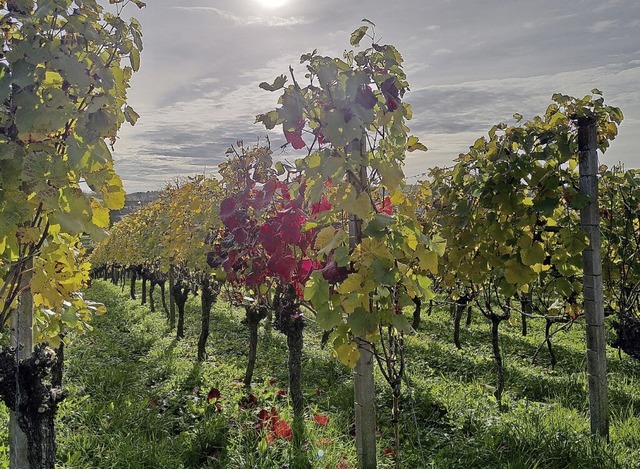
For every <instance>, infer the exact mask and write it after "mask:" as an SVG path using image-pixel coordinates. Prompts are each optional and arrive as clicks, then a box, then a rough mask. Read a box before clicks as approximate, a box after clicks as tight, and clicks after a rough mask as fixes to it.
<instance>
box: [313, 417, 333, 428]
mask: <svg viewBox="0 0 640 469" xmlns="http://www.w3.org/2000/svg"><path fill="white" fill-rule="evenodd" d="M313 421H314V422H315V423H317V424H318V425H320V426H321V427H324V426H326V425H327V423H328V422H329V417H327V416H326V415H320V414H316V415H314V416H313Z"/></svg>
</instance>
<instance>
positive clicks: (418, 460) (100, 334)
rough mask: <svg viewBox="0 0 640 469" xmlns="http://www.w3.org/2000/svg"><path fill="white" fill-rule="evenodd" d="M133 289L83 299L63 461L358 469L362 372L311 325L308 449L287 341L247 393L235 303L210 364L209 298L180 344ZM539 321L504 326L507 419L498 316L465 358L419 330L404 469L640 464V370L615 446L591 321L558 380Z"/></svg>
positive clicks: (427, 325) (406, 391)
mask: <svg viewBox="0 0 640 469" xmlns="http://www.w3.org/2000/svg"><path fill="white" fill-rule="evenodd" d="M127 293H128V288H125V289H124V291H123V290H122V289H121V288H119V287H116V286H114V285H112V284H110V283H108V282H102V281H98V282H95V283H94V286H93V287H92V288H91V289H90V290H89V291H88V292H87V293H86V295H87V297H89V298H90V299H93V300H96V301H101V302H103V303H105V304H106V306H107V308H108V313H107V314H106V315H104V316H102V317H100V318H97V319H96V320H95V322H94V331H93V332H92V333H90V334H87V335H85V336H83V337H78V338H77V339H76V340H75V341H74V342H73V343H72V344H71V345H70V346H69V347H68V349H67V357H66V375H65V385H66V387H67V389H68V391H69V397H68V398H67V399H66V400H65V401H64V402H63V404H62V406H61V409H60V412H59V418H58V459H59V464H58V467H60V468H68V469H84V468H87V469H89V468H92V469H98V468H114V469H116V468H118V469H124V468H132V469H143V468H149V469H152V468H153V469H157V468H167V469H173V468H176V469H178V468H223V467H224V468H227V467H228V468H286V467H293V466H292V461H293V460H294V457H295V458H297V459H295V460H297V461H300V460H301V458H302V460H304V461H305V462H306V464H307V466H308V467H312V468H341V469H346V468H353V467H355V454H354V443H353V440H354V439H353V425H352V422H353V410H352V406H353V391H352V380H351V371H350V370H349V369H347V368H346V367H344V366H343V365H341V364H340V363H339V362H338V361H337V360H336V359H335V358H334V357H332V356H331V353H330V352H329V351H327V350H323V349H321V347H320V331H319V330H318V329H317V328H316V327H315V326H314V324H313V322H312V321H310V322H309V327H308V328H307V332H306V335H305V351H304V358H303V360H304V364H303V370H304V374H305V376H304V380H305V384H304V393H305V405H306V415H307V418H306V443H305V445H304V453H303V454H302V455H301V454H294V452H293V449H292V445H291V443H290V441H289V439H288V438H287V435H286V432H285V433H284V434H282V432H278V431H274V426H273V425H272V423H273V422H275V421H283V422H291V417H292V411H291V408H290V405H289V402H288V397H287V395H286V390H287V387H288V384H287V369H286V362H287V351H286V341H285V339H284V336H282V335H281V334H280V333H278V332H277V331H275V330H273V329H271V328H270V327H268V326H267V327H262V328H261V333H260V345H259V352H258V361H257V364H256V372H255V374H254V382H253V385H252V388H251V390H245V389H244V388H243V387H242V384H241V383H240V382H239V378H241V377H242V376H243V373H244V366H245V363H246V349H247V334H246V329H245V327H244V325H243V324H242V317H243V316H242V314H241V312H240V311H239V310H236V309H234V308H232V307H230V306H229V305H228V304H227V303H225V302H224V301H219V302H218V303H217V304H216V305H215V306H214V311H213V314H212V319H211V337H210V339H209V342H208V348H207V351H208V358H207V360H206V361H205V362H203V363H202V364H200V365H199V364H197V362H196V360H195V357H196V350H197V335H198V332H199V331H198V327H199V307H200V303H199V298H197V297H193V298H192V299H190V300H189V302H188V303H187V316H186V325H187V327H186V337H185V339H183V340H180V341H177V340H175V338H174V335H173V333H172V332H171V331H169V330H168V329H167V322H166V319H165V316H164V312H162V310H160V311H158V312H156V313H151V312H150V311H149V309H148V306H147V305H140V304H139V301H132V300H130V299H128V298H127V296H128V295H127ZM156 304H160V302H159V301H158V302H156ZM542 327H543V325H542V324H536V325H533V326H531V327H530V331H531V333H530V334H529V335H528V336H527V337H522V336H521V335H520V332H519V331H520V328H519V325H518V324H515V323H514V324H512V325H509V324H505V325H504V327H503V335H502V341H501V346H502V348H503V352H504V357H505V363H506V396H505V397H504V402H505V407H506V410H505V411H503V412H499V411H498V408H497V404H496V402H495V399H494V398H493V395H492V393H493V382H494V375H493V373H494V369H493V362H492V359H491V354H490V337H489V327H488V324H487V323H486V321H484V319H483V318H482V317H481V316H480V315H475V317H474V321H473V323H472V325H471V327H470V328H468V329H465V330H463V331H462V335H461V340H462V343H463V350H457V349H456V348H455V347H454V345H453V343H452V339H451V335H452V332H451V331H452V321H451V318H450V316H449V313H448V311H446V310H445V309H442V310H438V308H436V309H435V311H434V312H433V314H432V315H430V316H427V315H426V314H425V315H424V320H423V323H422V325H421V327H420V330H419V331H418V333H416V334H413V335H411V336H409V337H407V339H406V348H407V351H406V353H407V371H408V372H407V381H406V382H405V383H404V385H403V397H402V401H401V410H402V417H401V443H402V451H401V456H402V466H403V467H407V468H429V467H433V468H452V469H453V468H527V469H528V468H544V469H546V468H576V469H578V468H598V469H608V468H624V469H626V468H640V362H637V361H635V360H633V359H631V358H629V357H626V356H624V355H623V356H622V357H621V358H619V357H618V354H617V352H616V351H615V350H610V353H609V357H608V358H609V373H610V374H609V389H610V401H611V402H610V404H611V414H612V417H611V422H612V426H611V441H610V443H609V444H603V443H601V442H598V441H596V440H594V439H593V438H592V437H590V436H589V428H588V427H589V421H588V400H587V395H586V375H585V371H584V370H585V359H584V351H583V348H584V345H583V341H584V327H583V326H582V325H580V324H576V325H574V326H573V327H572V328H571V329H570V330H569V332H568V333H561V334H558V335H556V338H555V350H556V354H557V357H558V363H557V365H556V368H555V370H551V369H550V368H549V366H548V363H547V362H548V355H546V354H545V353H546V352H545V353H541V354H540V356H539V358H538V360H537V362H538V364H536V365H532V363H531V357H532V356H533V353H534V352H535V350H536V349H537V347H538V345H539V344H540V343H541V341H542ZM376 380H377V383H376V386H377V416H378V422H379V425H378V435H379V442H378V450H379V461H380V464H379V467H381V468H385V467H393V457H392V455H391V454H388V453H389V452H390V449H391V448H392V447H393V443H392V441H393V440H392V435H393V430H392V428H391V423H390V407H389V406H390V402H391V393H390V390H389V388H388V386H387V385H386V383H385V382H384V381H383V379H382V377H381V376H379V375H378V376H377V378H376ZM208 397H209V399H208ZM266 412H267V413H268V414H266ZM274 415H277V417H276V418H273V416H274ZM269 416H271V417H272V420H266V418H267V417H269ZM6 419H7V413H6V409H4V407H2V406H0V424H2V426H0V461H2V463H1V464H0V467H7V463H6V457H7V456H8V450H7V445H8V443H7V441H8V438H7V435H6V430H5V429H6V426H5V425H4V422H6ZM279 428H280V429H281V428H282V427H279ZM285 428H286V427H285ZM3 465H4V466H3Z"/></svg>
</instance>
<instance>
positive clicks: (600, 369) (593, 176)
mask: <svg viewBox="0 0 640 469" xmlns="http://www.w3.org/2000/svg"><path fill="white" fill-rule="evenodd" d="M597 149H598V139H597V132H596V123H595V120H594V119H593V118H588V117H581V118H579V119H578V152H579V169H580V193H582V194H585V195H587V196H588V198H589V199H588V202H587V204H586V205H585V206H584V207H583V208H582V209H581V210H580V225H581V226H582V229H583V230H584V231H585V232H586V233H587V236H588V237H589V245H588V246H587V247H586V248H585V249H584V250H583V251H582V263H583V269H584V274H583V280H582V284H583V294H584V312H585V317H586V323H587V378H588V382H589V410H590V416H591V433H592V434H594V435H598V436H600V437H603V438H606V439H608V438H609V409H608V401H607V361H606V342H605V334H604V302H603V291H602V290H603V287H602V259H601V252H600V228H599V221H600V214H599V205H598V154H597Z"/></svg>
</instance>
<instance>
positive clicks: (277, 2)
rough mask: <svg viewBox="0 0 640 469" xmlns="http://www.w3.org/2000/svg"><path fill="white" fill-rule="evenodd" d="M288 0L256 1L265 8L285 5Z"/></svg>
mask: <svg viewBox="0 0 640 469" xmlns="http://www.w3.org/2000/svg"><path fill="white" fill-rule="evenodd" d="M288 1H289V0H258V3H259V4H260V5H262V6H264V7H267V8H280V7H282V6H285V5H286V4H287V3H288Z"/></svg>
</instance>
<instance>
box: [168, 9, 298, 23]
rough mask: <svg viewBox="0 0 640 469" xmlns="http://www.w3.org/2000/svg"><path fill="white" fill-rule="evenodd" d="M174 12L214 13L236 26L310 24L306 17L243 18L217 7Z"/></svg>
mask: <svg viewBox="0 0 640 469" xmlns="http://www.w3.org/2000/svg"><path fill="white" fill-rule="evenodd" d="M171 8H172V9H173V10H183V11H188V12H192V13H197V14H200V13H202V12H205V13H214V14H216V15H218V16H220V17H221V18H223V19H224V20H227V21H230V22H232V23H233V24H235V25H236V26H253V25H257V26H268V27H282V26H299V25H303V24H307V23H309V21H308V20H306V19H305V18H304V17H301V16H298V17H296V16H290V17H287V18H285V17H281V16H259V15H249V16H241V15H236V14H233V13H231V12H230V11H227V10H222V9H220V8H215V7H194V6H192V7H171Z"/></svg>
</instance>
